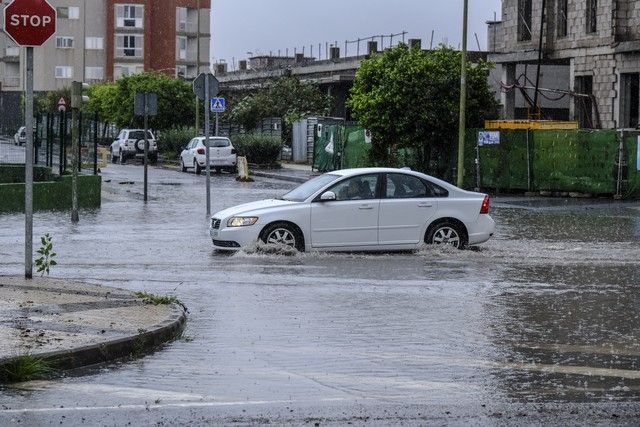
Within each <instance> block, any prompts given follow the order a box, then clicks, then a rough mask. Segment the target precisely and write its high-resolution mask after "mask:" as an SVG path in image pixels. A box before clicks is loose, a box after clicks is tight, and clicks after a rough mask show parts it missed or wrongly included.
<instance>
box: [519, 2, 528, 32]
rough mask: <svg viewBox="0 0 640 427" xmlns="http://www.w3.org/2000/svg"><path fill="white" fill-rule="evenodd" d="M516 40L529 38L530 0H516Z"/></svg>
mask: <svg viewBox="0 0 640 427" xmlns="http://www.w3.org/2000/svg"><path fill="white" fill-rule="evenodd" d="M518 40H519V41H527V40H531V0H518Z"/></svg>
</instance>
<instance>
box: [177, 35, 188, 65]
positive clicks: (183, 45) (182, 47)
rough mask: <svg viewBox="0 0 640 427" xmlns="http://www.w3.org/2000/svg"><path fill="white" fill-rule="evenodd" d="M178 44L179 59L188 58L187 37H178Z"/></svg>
mask: <svg viewBox="0 0 640 427" xmlns="http://www.w3.org/2000/svg"><path fill="white" fill-rule="evenodd" d="M176 44H177V46H178V59H181V60H185V59H187V38H186V37H178V40H177V43H176Z"/></svg>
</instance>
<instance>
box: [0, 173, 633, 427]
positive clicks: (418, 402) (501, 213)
mask: <svg viewBox="0 0 640 427" xmlns="http://www.w3.org/2000/svg"><path fill="white" fill-rule="evenodd" d="M149 175H150V179H151V183H150V187H149V189H150V190H149V191H150V201H149V202H148V203H147V204H146V205H145V204H144V203H143V201H142V185H141V177H142V168H141V167H139V166H135V165H125V166H121V165H109V167H108V168H106V169H105V170H104V173H103V180H104V181H105V182H104V183H103V188H104V197H103V206H102V208H101V209H99V210H96V211H84V212H81V218H80V223H79V224H78V225H72V224H71V223H70V221H69V214H68V213H60V212H58V213H37V214H36V215H35V220H34V223H35V230H34V236H40V235H42V234H44V233H47V232H48V233H51V234H52V235H53V238H54V248H55V250H56V252H57V253H58V262H59V265H57V266H55V267H54V269H52V272H51V276H53V277H61V278H70V279H77V280H85V281H88V282H91V283H99V284H104V285H110V286H115V287H120V288H126V289H131V290H145V291H148V292H152V293H155V294H171V295H176V296H178V298H179V299H180V300H181V301H182V302H184V303H185V304H186V306H187V307H188V308H189V320H188V325H187V328H186V331H185V333H184V336H183V338H181V339H179V340H178V341H175V342H173V343H171V344H168V345H166V346H165V347H164V348H163V349H162V350H160V351H157V352H155V353H153V354H151V355H148V356H146V357H144V358H142V359H138V360H134V361H128V362H121V363H114V364H112V365H109V366H103V367H99V368H97V369H90V370H85V371H82V372H77V373H74V374H73V375H70V376H68V377H65V378H60V379H55V380H51V381H39V382H30V383H25V384H20V385H17V386H13V387H10V388H4V389H0V404H1V406H0V423H3V422H2V420H4V421H7V420H13V421H14V422H17V421H21V422H28V421H33V422H36V423H39V422H46V423H49V422H53V421H55V422H56V423H57V421H66V422H67V423H76V422H80V421H85V420H86V421H89V422H96V423H98V424H121V423H123V422H124V421H127V420H128V421H131V420H132V419H136V417H138V416H140V414H145V413H146V414H147V415H148V416H150V417H151V418H148V419H147V420H149V421H148V422H149V423H155V422H166V423H169V424H172V423H182V422H186V421H190V422H194V423H195V424H199V423H203V424H205V423H208V422H216V423H224V424H231V423H236V422H238V423H246V424H261V423H265V422H272V423H273V422H275V423H279V422H280V423H293V424H303V423H306V422H315V421H314V420H316V419H320V420H325V421H326V420H328V421H329V422H330V423H336V424H342V423H346V422H364V423H366V422H367V421H372V420H377V421H378V423H379V424H386V423H396V422H400V421H403V422H405V421H407V422H415V423H417V424H420V423H423V422H426V421H427V420H430V421H434V420H436V421H439V422H444V423H449V422H452V421H453V422H457V423H462V422H463V420H475V421H477V422H494V421H496V420H498V419H502V418H501V417H502V416H503V415H502V414H505V416H506V415H507V414H510V416H513V417H515V418H514V419H517V417H518V416H530V417H531V416H532V415H533V414H537V415H536V416H537V417H538V418H529V420H530V421H531V420H533V419H537V420H543V419H544V416H549V419H548V421H551V422H552V423H553V422H558V423H559V422H560V420H564V421H563V422H569V423H572V422H575V421H576V420H580V421H585V420H590V421H591V422H604V423H606V421H607V420H611V419H612V418H610V417H611V416H612V415H611V414H615V416H616V418H617V417H620V416H624V415H625V414H626V416H628V417H629V418H621V419H620V420H622V421H625V422H627V423H630V424H633V420H634V418H633V416H635V415H640V402H639V401H640V369H639V368H640V367H639V366H638V363H639V360H640V341H639V338H640V312H639V310H638V308H639V307H640V280H639V279H640V266H639V264H638V260H639V259H640V244H639V243H640V204H638V203H612V202H610V201H608V200H592V199H589V200H564V199H525V198H518V197H501V198H496V199H495V200H493V207H492V216H493V218H494V219H495V221H496V223H497V227H498V228H497V233H496V236H495V238H493V239H492V240H490V241H489V242H487V243H485V244H483V245H480V246H478V247H476V248H472V249H471V250H466V251H457V250H452V249H448V248H441V247H433V248H428V249H425V250H422V251H419V252H409V253H399V254H389V253H387V254H327V253H304V254H297V255H294V256H284V255H276V254H264V253H260V252H258V253H247V252H240V253H237V254H234V255H228V254H220V253H216V252H214V251H213V250H212V249H211V244H210V241H209V237H208V234H207V224H208V219H207V215H206V212H205V193H204V188H205V186H204V182H205V181H204V179H205V178H204V177H203V176H195V175H193V174H182V173H179V172H174V171H168V170H160V169H151V170H150V174H149ZM293 185H294V184H291V183H286V182H279V181H274V180H267V179H262V180H261V179H258V180H257V181H256V182H254V183H237V182H235V181H234V180H233V178H232V177H231V176H230V175H224V174H223V175H221V176H214V177H213V178H212V211H213V212H215V211H217V210H218V209H222V208H223V207H228V206H231V205H234V204H238V203H242V202H246V201H251V200H258V199H261V198H266V197H273V196H278V195H281V194H282V193H284V192H286V191H287V190H288V189H289V188H291V187H292V186H293ZM0 221H1V222H2V227H0V274H15V275H20V274H22V273H23V269H24V267H23V258H24V255H23V251H22V250H21V249H20V248H21V245H22V246H24V243H23V235H24V229H23V227H24V219H23V216H21V215H5V216H2V217H0ZM541 408H542V409H541ZM568 408H569V409H568ZM571 411H575V412H574V413H573V415H570V414H571ZM149 413H151V415H149ZM522 413H524V415H521V414H522ZM541 413H542V414H547V415H541ZM427 414H428V415H427ZM496 414H501V415H499V416H498V415H496ZM548 414H552V415H548ZM558 414H561V415H558ZM562 414H563V415H562ZM576 414H577V415H576ZM372 416H374V418H373V419H371V418H369V417H372ZM557 416H560V418H556V417H557ZM439 417H442V418H439ZM450 417H454V418H450ZM455 417H457V418H455ZM562 417H565V418H562ZM52 420H53V421H52ZM603 420H605V421H603ZM620 420H618V421H620Z"/></svg>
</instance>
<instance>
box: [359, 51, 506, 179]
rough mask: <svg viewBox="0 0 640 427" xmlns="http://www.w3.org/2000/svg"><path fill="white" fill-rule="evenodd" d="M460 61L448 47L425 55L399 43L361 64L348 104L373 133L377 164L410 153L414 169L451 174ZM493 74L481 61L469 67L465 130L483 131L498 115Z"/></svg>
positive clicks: (426, 52) (391, 163)
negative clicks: (401, 152)
mask: <svg viewBox="0 0 640 427" xmlns="http://www.w3.org/2000/svg"><path fill="white" fill-rule="evenodd" d="M461 59H462V57H461V53H460V52H458V51H455V50H453V49H451V48H448V47H445V46H440V47H439V48H437V49H435V50H432V51H423V50H420V49H415V48H409V47H408V46H406V45H404V44H401V45H399V46H397V47H395V48H393V49H388V50H386V51H385V52H384V53H382V54H380V55H375V56H374V57H372V58H369V59H367V60H364V61H363V62H362V65H361V67H360V69H359V70H358V72H357V73H356V78H355V81H354V85H353V87H352V89H351V92H350V98H349V100H348V101H347V105H348V106H349V107H350V108H351V110H352V114H353V116H354V118H356V120H358V122H359V123H360V125H361V126H363V127H365V128H367V129H369V130H371V132H372V135H373V141H372V144H373V146H372V152H371V153H372V160H373V162H374V163H375V164H380V165H389V166H397V165H396V162H397V155H398V150H399V149H408V150H409V151H410V152H411V153H413V155H414V157H415V163H414V164H412V165H411V166H412V167H415V168H417V169H420V170H423V171H426V172H430V173H433V174H435V175H438V176H442V177H447V176H448V175H449V173H450V172H451V170H452V168H451V166H452V165H453V159H454V155H455V152H456V149H457V129H458V121H459V98H460V63H461ZM489 70H490V65H489V64H488V63H486V62H483V61H481V62H477V63H472V64H469V66H468V69H467V90H468V93H467V123H466V126H467V127H482V126H483V125H484V120H485V119H490V118H495V117H496V116H497V112H498V107H499V104H498V101H497V100H496V99H495V97H494V95H493V93H492V92H491V89H490V87H489V84H488V74H489Z"/></svg>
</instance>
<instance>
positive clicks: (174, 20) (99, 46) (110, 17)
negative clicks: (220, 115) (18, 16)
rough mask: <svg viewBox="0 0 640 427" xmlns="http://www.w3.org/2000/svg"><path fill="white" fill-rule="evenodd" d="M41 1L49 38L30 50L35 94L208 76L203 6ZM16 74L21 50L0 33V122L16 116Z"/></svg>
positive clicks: (143, 0)
mask: <svg viewBox="0 0 640 427" xmlns="http://www.w3.org/2000/svg"><path fill="white" fill-rule="evenodd" d="M49 1H50V3H51V5H52V6H54V7H55V8H56V9H57V13H58V21H57V31H56V34H55V35H54V36H53V37H51V39H49V40H48V41H47V42H46V43H45V44H44V45H43V46H42V47H38V48H36V49H35V50H34V90H35V91H37V92H46V91H49V90H54V89H60V88H64V87H67V86H70V84H71V82H72V81H74V80H78V81H84V82H88V83H91V82H96V81H103V80H114V79H117V78H119V77H121V76H126V75H130V74H133V73H138V72H142V71H150V70H157V71H161V72H163V73H166V74H169V75H173V76H176V77H181V78H185V79H192V78H194V77H195V76H197V75H198V73H199V72H201V71H205V70H207V69H208V68H209V44H210V31H209V23H210V16H209V15H210V7H211V2H210V0H82V1H79V0H49ZM8 3H10V1H9V0H3V1H2V7H3V8H4V6H5V5H6V4H8ZM0 25H2V24H1V23H0ZM24 74H25V70H24V49H21V48H20V47H18V46H16V45H15V44H14V43H13V42H12V41H11V39H10V38H9V37H8V36H7V35H6V34H5V33H4V32H0V110H1V111H0V121H3V122H6V121H7V120H9V116H11V115H15V111H19V108H18V105H19V100H20V93H21V92H22V91H23V88H24ZM14 110H15V111H14ZM1 125H2V123H0V126H1Z"/></svg>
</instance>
